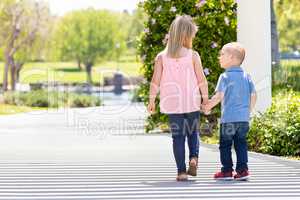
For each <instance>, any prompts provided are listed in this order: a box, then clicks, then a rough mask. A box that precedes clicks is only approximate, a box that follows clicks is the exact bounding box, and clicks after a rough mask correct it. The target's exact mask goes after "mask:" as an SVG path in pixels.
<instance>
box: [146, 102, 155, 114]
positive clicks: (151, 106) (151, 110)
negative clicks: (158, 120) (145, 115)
mask: <svg viewBox="0 0 300 200" xmlns="http://www.w3.org/2000/svg"><path fill="white" fill-rule="evenodd" d="M147 111H148V112H149V113H150V114H151V115H152V114H153V113H154V112H155V102H152V101H150V102H149V104H148V106H147Z"/></svg>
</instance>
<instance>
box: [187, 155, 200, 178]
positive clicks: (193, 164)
mask: <svg viewBox="0 0 300 200" xmlns="http://www.w3.org/2000/svg"><path fill="white" fill-rule="evenodd" d="M197 168H198V158H197V157H193V158H191V160H190V163H189V169H188V171H187V174H188V175H191V176H197Z"/></svg>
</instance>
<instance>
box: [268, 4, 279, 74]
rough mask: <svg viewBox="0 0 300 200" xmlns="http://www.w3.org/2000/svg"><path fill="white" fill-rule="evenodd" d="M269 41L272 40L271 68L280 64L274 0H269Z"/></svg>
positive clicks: (275, 67)
mask: <svg viewBox="0 0 300 200" xmlns="http://www.w3.org/2000/svg"><path fill="white" fill-rule="evenodd" d="M270 2H271V41H272V45H271V47H272V66H273V67H272V69H277V68H278V67H279V66H280V54H279V40H278V31H277V21H276V14H275V10H274V6H275V3H274V0H271V1H270Z"/></svg>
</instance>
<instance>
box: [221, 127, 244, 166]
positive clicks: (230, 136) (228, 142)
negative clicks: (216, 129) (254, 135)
mask: <svg viewBox="0 0 300 200" xmlns="http://www.w3.org/2000/svg"><path fill="white" fill-rule="evenodd" d="M248 131H249V122H232V123H222V124H221V128H220V146H219V149H220V158H221V163H222V169H221V171H222V172H231V171H233V169H232V166H233V163H232V157H231V147H232V143H233V142H234V149H235V152H236V157H237V163H236V172H241V171H243V170H248V165H247V163H248V150H247V133H248Z"/></svg>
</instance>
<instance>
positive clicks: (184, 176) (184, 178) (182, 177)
mask: <svg viewBox="0 0 300 200" xmlns="http://www.w3.org/2000/svg"><path fill="white" fill-rule="evenodd" d="M187 180H188V177H187V174H186V173H185V172H182V173H179V174H178V175H177V177H176V181H187Z"/></svg>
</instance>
